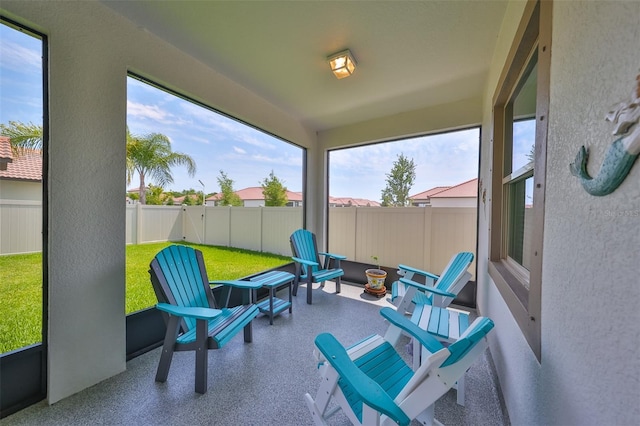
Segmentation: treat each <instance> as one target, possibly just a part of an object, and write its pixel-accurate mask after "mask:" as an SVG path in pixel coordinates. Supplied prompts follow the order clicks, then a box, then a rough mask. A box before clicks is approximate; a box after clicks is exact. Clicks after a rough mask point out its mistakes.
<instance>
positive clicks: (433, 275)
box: [398, 265, 440, 280]
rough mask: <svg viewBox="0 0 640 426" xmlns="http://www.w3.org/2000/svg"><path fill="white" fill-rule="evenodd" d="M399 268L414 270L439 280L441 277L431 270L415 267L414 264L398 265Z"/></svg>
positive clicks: (416, 272) (415, 272)
mask: <svg viewBox="0 0 640 426" xmlns="http://www.w3.org/2000/svg"><path fill="white" fill-rule="evenodd" d="M398 269H401V270H405V271H409V272H413V273H414V274H419V275H422V276H424V277H429V278H433V279H434V280H437V279H438V278H440V276H439V275H436V274H432V273H431V272H427V271H423V270H422V269H418V268H414V267H412V266H407V265H398Z"/></svg>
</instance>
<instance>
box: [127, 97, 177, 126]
mask: <svg viewBox="0 0 640 426" xmlns="http://www.w3.org/2000/svg"><path fill="white" fill-rule="evenodd" d="M127 115H129V116H133V117H137V118H148V119H150V120H158V121H161V120H167V119H168V118H169V117H170V116H171V115H170V114H169V113H168V112H167V111H164V110H162V109H161V108H160V107H158V106H157V105H144V104H141V103H137V102H132V101H129V100H128V101H127Z"/></svg>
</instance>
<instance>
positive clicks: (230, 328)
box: [149, 245, 261, 393]
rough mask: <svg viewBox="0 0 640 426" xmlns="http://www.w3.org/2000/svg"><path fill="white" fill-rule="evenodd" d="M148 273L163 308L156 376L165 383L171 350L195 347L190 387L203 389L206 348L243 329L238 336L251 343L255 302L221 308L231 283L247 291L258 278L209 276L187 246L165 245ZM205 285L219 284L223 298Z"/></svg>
mask: <svg viewBox="0 0 640 426" xmlns="http://www.w3.org/2000/svg"><path fill="white" fill-rule="evenodd" d="M149 274H150V275H151V283H152V284H153V289H154V291H155V293H156V297H157V298H158V302H159V303H158V304H157V305H156V308H157V309H159V310H161V311H162V312H164V313H165V315H163V316H164V318H165V322H166V324H167V333H166V335H165V338H164V344H163V347H162V355H161V356H160V362H159V363H158V370H157V372H156V381H157V382H165V381H166V380H167V376H168V375H169V367H170V366H171V359H172V358H173V352H174V351H195V352H196V373H195V390H196V392H198V393H206V392H207V370H208V349H219V348H222V347H223V346H224V345H225V344H226V343H227V342H228V341H229V340H230V339H231V338H232V337H234V336H235V335H236V334H237V333H239V332H240V331H241V330H244V341H245V342H251V340H252V337H253V336H252V328H251V321H252V320H253V319H254V318H255V317H256V316H257V315H258V314H259V310H258V307H257V306H256V305H255V304H252V303H248V304H244V305H240V306H236V307H230V308H229V307H227V305H228V303H229V297H230V295H231V291H230V289H231V288H239V289H244V290H247V291H246V293H247V301H248V302H250V301H251V294H252V290H255V289H257V288H260V286H261V284H260V283H254V282H251V281H209V279H208V278H207V271H206V269H205V266H204V259H203V257H202V252H201V251H200V250H196V249H194V248H191V247H187V246H179V245H171V246H169V247H166V248H164V249H163V250H161V251H160V252H159V253H158V254H157V255H156V256H155V257H154V259H153V260H152V261H151V265H150V270H149ZM211 286H216V287H221V288H220V290H222V291H221V295H222V297H221V298H222V299H225V300H224V301H223V303H221V304H219V303H217V301H216V298H215V297H214V294H213V292H212V290H211Z"/></svg>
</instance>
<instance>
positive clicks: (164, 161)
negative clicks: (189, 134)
mask: <svg viewBox="0 0 640 426" xmlns="http://www.w3.org/2000/svg"><path fill="white" fill-rule="evenodd" d="M173 166H186V167H187V171H188V172H189V176H194V175H195V173H196V163H195V161H194V160H193V159H192V158H191V157H190V156H189V155H187V154H183V153H180V152H173V151H172V150H171V142H170V141H169V138H168V137H166V136H165V135H163V134H160V133H150V134H148V135H145V136H137V135H133V134H131V133H130V132H129V129H127V184H129V183H130V182H131V179H132V177H133V174H134V173H138V175H139V176H140V186H139V191H140V203H141V204H146V197H145V178H146V177H149V178H152V179H153V180H154V181H155V182H156V184H157V185H158V186H166V185H168V184H170V183H173V176H172V175H171V167H173Z"/></svg>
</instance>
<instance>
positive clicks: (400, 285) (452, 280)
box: [391, 252, 473, 313]
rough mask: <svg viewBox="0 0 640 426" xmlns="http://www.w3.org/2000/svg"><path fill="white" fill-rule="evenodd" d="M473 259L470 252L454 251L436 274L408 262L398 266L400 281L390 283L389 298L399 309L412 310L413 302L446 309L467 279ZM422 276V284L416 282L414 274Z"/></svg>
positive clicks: (469, 275)
mask: <svg viewBox="0 0 640 426" xmlns="http://www.w3.org/2000/svg"><path fill="white" fill-rule="evenodd" d="M471 262H473V253H469V252H460V253H457V254H455V255H454V256H453V257H452V258H451V260H450V261H449V263H448V264H447V266H446V267H445V268H444V270H443V271H442V275H435V274H432V273H430V272H426V271H422V270H420V269H416V268H413V267H410V266H407V265H399V266H398V274H399V275H401V276H402V278H400V280H399V281H395V282H394V283H393V284H392V285H391V301H392V303H393V304H394V305H396V306H397V307H398V311H399V312H401V313H402V312H413V309H414V307H415V305H433V306H437V307H439V308H446V307H447V306H449V304H450V303H451V302H452V301H453V299H455V297H456V296H457V295H458V293H459V292H460V291H461V290H462V289H463V288H464V286H465V285H466V284H467V282H469V279H470V278H471V274H470V273H469V272H468V271H467V269H468V268H469V265H471ZM416 275H418V276H422V277H423V279H424V281H425V284H421V283H418V282H416V281H415V280H414V277H415V276H416Z"/></svg>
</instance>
